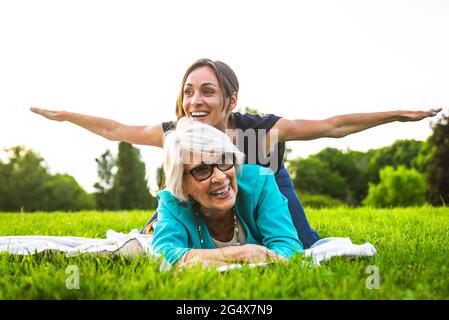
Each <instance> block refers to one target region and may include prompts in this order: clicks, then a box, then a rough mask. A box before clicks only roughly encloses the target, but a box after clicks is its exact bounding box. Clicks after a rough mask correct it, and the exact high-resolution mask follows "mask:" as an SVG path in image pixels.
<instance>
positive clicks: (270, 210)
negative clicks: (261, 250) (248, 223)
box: [256, 174, 304, 258]
mask: <svg viewBox="0 0 449 320" xmlns="http://www.w3.org/2000/svg"><path fill="white" fill-rule="evenodd" d="M264 177H265V179H264V183H263V186H262V190H261V193H260V197H259V201H258V204H257V208H258V210H257V213H256V214H257V216H256V224H257V227H258V228H259V231H260V234H261V235H262V244H263V245H264V246H265V247H267V248H268V249H270V250H272V251H273V252H275V253H277V254H279V255H281V256H283V257H285V258H291V257H292V256H293V255H294V254H295V253H298V252H300V253H302V252H304V250H303V246H302V244H301V241H300V240H299V238H298V233H297V231H296V229H295V227H294V225H293V221H292V218H291V216H290V212H289V210H288V202H287V198H285V197H284V196H283V195H282V194H281V192H280V191H279V187H278V186H277V184H276V181H275V179H274V175H273V174H267V175H264Z"/></svg>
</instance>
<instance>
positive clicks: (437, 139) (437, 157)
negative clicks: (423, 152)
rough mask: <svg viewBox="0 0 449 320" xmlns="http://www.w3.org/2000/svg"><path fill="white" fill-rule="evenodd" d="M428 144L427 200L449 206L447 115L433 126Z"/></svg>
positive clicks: (448, 129)
mask: <svg viewBox="0 0 449 320" xmlns="http://www.w3.org/2000/svg"><path fill="white" fill-rule="evenodd" d="M429 144H430V145H431V146H432V147H433V153H432V157H431V165H430V169H429V175H428V179H427V182H428V185H429V200H430V202H431V203H432V204H434V205H445V204H449V115H443V116H442V117H441V119H440V120H439V121H438V122H437V123H436V124H434V125H433V133H432V135H431V136H430V138H429Z"/></svg>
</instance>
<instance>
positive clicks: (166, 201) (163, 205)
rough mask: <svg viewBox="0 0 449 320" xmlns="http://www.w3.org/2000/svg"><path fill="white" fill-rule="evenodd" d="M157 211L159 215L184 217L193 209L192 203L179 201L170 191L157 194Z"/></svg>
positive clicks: (165, 190)
mask: <svg viewBox="0 0 449 320" xmlns="http://www.w3.org/2000/svg"><path fill="white" fill-rule="evenodd" d="M157 202H158V206H157V211H158V214H159V215H161V214H162V215H172V216H178V217H179V216H182V215H183V214H184V213H186V212H189V210H190V209H191V207H190V203H188V202H181V201H179V200H178V199H177V198H176V197H175V196H174V195H173V194H172V193H171V192H170V191H169V190H167V189H163V190H161V191H159V192H158V193H157Z"/></svg>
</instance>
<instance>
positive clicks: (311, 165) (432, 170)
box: [288, 115, 449, 207]
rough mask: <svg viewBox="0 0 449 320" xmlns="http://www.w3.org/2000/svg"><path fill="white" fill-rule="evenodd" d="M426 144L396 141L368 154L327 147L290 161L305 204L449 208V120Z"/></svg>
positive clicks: (435, 127)
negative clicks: (434, 206) (448, 206)
mask: <svg viewBox="0 0 449 320" xmlns="http://www.w3.org/2000/svg"><path fill="white" fill-rule="evenodd" d="M432 130H433V132H432V135H431V136H430V137H429V138H428V139H427V141H417V140H398V141H396V142H394V143H393V144H392V145H391V146H387V147H383V148H379V149H371V150H368V151H367V152H360V151H351V150H346V151H342V150H338V149H335V148H326V149H324V150H322V151H320V152H318V153H317V154H314V155H311V156H309V157H307V158H305V159H303V158H297V159H293V160H291V161H289V162H288V170H289V172H290V175H291V177H292V181H293V185H294V186H295V188H296V190H297V192H298V193H299V194H300V195H301V199H303V202H306V203H305V204H306V205H308V203H307V202H308V201H309V202H310V203H309V204H310V205H313V204H315V206H325V204H326V203H333V204H336V205H338V204H347V205H350V206H359V205H369V206H375V207H393V206H412V205H422V204H424V203H429V204H432V205H436V206H439V205H446V204H448V203H449V117H448V115H443V116H442V117H441V118H440V120H439V121H438V122H436V123H434V124H433V125H432Z"/></svg>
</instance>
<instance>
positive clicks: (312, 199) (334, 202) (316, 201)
mask: <svg viewBox="0 0 449 320" xmlns="http://www.w3.org/2000/svg"><path fill="white" fill-rule="evenodd" d="M299 198H300V199H301V203H302V205H303V206H304V207H306V208H316V209H320V208H335V207H339V206H343V205H345V203H344V202H343V201H341V200H338V199H335V198H332V197H329V196H326V195H324V194H308V193H301V194H300V195H299Z"/></svg>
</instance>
